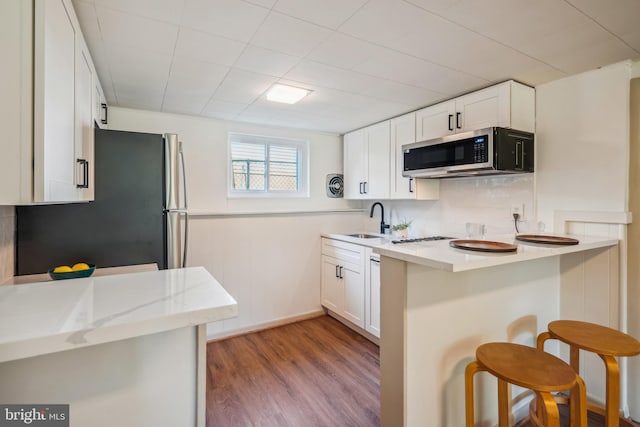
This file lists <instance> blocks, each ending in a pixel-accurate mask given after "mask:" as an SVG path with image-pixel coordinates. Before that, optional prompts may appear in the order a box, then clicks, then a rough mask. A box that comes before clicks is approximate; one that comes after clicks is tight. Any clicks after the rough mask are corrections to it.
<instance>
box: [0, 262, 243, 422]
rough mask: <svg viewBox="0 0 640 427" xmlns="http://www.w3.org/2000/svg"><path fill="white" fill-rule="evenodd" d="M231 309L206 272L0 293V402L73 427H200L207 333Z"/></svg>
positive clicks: (107, 279)
mask: <svg viewBox="0 0 640 427" xmlns="http://www.w3.org/2000/svg"><path fill="white" fill-rule="evenodd" d="M236 315H237V304H236V302H235V300H234V299H233V298H232V297H231V296H230V295H229V294H228V293H227V292H226V291H225V289H224V288H223V287H222V286H221V285H220V283H218V282H217V281H216V280H215V279H214V278H213V277H212V276H211V275H210V274H209V273H208V272H207V271H206V270H205V269H204V268H202V267H195V268H185V269H175V270H161V271H152V272H143V273H131V274H121V275H113V276H103V277H89V278H84V279H72V280H62V281H54V282H46V283H33V284H24V285H7V286H0V362H2V363H0V377H1V378H2V386H0V402H3V404H8V403H33V404H38V403H46V404H53V403H60V404H70V421H71V423H70V425H71V426H103V425H104V426H112V425H119V426H138V425H154V426H167V427H169V426H176V425H184V426H187V425H189V426H204V409H205V408H204V406H205V401H204V392H205V384H206V366H205V359H206V334H205V332H206V329H205V328H206V324H207V323H208V322H214V321H217V320H222V319H227V318H231V317H235V316H236Z"/></svg>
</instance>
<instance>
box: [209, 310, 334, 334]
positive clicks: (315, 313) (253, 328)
mask: <svg viewBox="0 0 640 427" xmlns="http://www.w3.org/2000/svg"><path fill="white" fill-rule="evenodd" d="M324 315H325V312H324V310H323V309H321V308H319V309H317V310H312V311H308V312H306V313H301V314H296V315H293V316H287V317H281V318H279V319H274V320H270V321H268V322H262V323H257V324H255V325H248V326H243V327H242V328H236V329H231V330H228V331H223V332H219V333H215V334H211V335H209V334H208V335H207V341H208V342H214V341H220V340H224V339H228V338H233V337H236V336H238V335H245V334H248V333H251V332H258V331H262V330H265V329H271V328H275V327H278V326H283V325H288V324H289V323H294V322H300V321H302V320H307V319H313V318H314V317H320V316H324Z"/></svg>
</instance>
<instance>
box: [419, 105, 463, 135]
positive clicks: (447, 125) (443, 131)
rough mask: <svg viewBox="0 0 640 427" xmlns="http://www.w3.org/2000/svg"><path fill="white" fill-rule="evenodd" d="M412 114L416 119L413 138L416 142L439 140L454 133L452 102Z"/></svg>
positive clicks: (454, 110)
mask: <svg viewBox="0 0 640 427" xmlns="http://www.w3.org/2000/svg"><path fill="white" fill-rule="evenodd" d="M414 114H415V117H416V134H415V137H416V138H417V140H418V141H426V140H427V139H433V138H440V137H442V136H445V135H450V134H452V133H454V132H455V117H456V103H455V101H454V100H451V101H446V102H441V103H440V104H436V105H432V106H431V107H427V108H423V109H422V110H418V111H416V112H415V113H414ZM414 142H416V141H414Z"/></svg>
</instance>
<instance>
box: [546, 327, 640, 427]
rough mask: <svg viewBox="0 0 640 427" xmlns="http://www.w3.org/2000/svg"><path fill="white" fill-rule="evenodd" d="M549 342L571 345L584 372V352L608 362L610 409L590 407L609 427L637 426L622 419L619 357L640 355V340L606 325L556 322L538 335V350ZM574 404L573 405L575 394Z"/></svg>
mask: <svg viewBox="0 0 640 427" xmlns="http://www.w3.org/2000/svg"><path fill="white" fill-rule="evenodd" d="M548 339H557V340H560V341H562V342H564V343H566V344H569V358H570V362H571V367H572V368H573V370H574V371H575V372H576V373H579V372H580V350H586V351H590V352H592V353H596V354H597V355H598V356H600V358H601V359H602V360H603V362H604V366H605V369H606V375H607V386H606V406H605V408H602V407H601V406H595V405H590V406H589V409H590V410H592V411H593V412H597V413H600V414H601V415H604V416H605V426H607V427H618V426H619V425H620V426H629V427H633V426H634V424H633V423H631V422H629V421H627V420H625V419H624V418H622V417H620V369H619V368H618V362H617V361H616V359H615V358H616V357H623V356H635V355H638V354H640V341H638V340H637V339H635V338H633V337H632V336H631V335H627V334H625V333H624V332H620V331H618V330H616V329H612V328H608V327H606V326H601V325H596V324H594V323H588V322H580V321H576V320H556V321H553V322H551V323H549V325H548V332H543V333H541V334H540V335H539V336H538V344H537V345H538V349H540V350H543V349H544V343H545V341H547V340H548ZM570 405H573V394H571V399H570Z"/></svg>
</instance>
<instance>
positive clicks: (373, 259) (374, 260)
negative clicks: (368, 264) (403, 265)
mask: <svg viewBox="0 0 640 427" xmlns="http://www.w3.org/2000/svg"><path fill="white" fill-rule="evenodd" d="M369 260H370V261H372V262H375V263H378V264H380V260H379V259H375V258H369Z"/></svg>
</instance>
